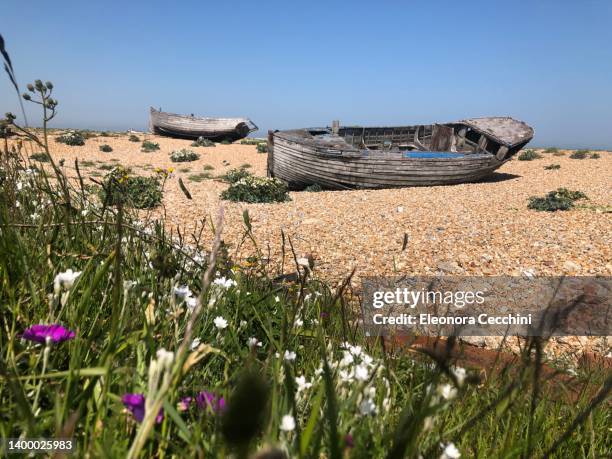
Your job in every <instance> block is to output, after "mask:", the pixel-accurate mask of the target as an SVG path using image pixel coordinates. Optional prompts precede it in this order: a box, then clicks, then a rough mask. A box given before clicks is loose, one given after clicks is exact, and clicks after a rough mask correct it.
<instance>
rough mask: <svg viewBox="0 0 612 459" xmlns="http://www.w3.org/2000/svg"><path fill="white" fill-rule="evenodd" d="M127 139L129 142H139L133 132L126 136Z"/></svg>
mask: <svg viewBox="0 0 612 459" xmlns="http://www.w3.org/2000/svg"><path fill="white" fill-rule="evenodd" d="M128 140H129V141H130V142H140V138H139V137H138V136H137V135H134V134H130V136H129V137H128Z"/></svg>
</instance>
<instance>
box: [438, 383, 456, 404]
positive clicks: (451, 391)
mask: <svg viewBox="0 0 612 459" xmlns="http://www.w3.org/2000/svg"><path fill="white" fill-rule="evenodd" d="M438 393H439V394H440V395H441V396H442V397H443V398H444V399H446V400H452V399H453V398H455V397H456V396H457V389H455V388H454V387H453V386H451V385H450V384H443V385H441V386H438Z"/></svg>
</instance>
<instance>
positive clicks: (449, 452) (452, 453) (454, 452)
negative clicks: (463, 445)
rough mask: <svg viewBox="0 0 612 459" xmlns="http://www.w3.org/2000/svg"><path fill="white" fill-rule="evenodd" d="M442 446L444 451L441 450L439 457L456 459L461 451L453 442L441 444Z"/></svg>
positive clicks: (441, 458)
mask: <svg viewBox="0 0 612 459" xmlns="http://www.w3.org/2000/svg"><path fill="white" fill-rule="evenodd" d="M442 447H443V448H444V451H443V452H442V456H440V459H458V458H459V457H461V453H460V452H459V450H458V449H457V447H456V446H455V444H454V443H449V444H448V445H446V446H444V445H442Z"/></svg>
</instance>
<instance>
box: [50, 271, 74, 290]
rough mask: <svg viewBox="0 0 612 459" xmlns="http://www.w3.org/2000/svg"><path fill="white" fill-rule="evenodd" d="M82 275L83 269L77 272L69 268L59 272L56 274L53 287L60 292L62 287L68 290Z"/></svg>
mask: <svg viewBox="0 0 612 459" xmlns="http://www.w3.org/2000/svg"><path fill="white" fill-rule="evenodd" d="M80 275H81V271H76V272H75V271H72V269H69V270H67V271H66V272H63V273H59V274H58V275H57V276H55V279H54V280H53V289H54V290H55V293H56V294H57V293H59V291H60V289H61V288H62V287H63V288H65V289H66V290H68V289H70V288H71V287H72V286H73V284H74V281H75V280H76V278H77V277H79V276H80Z"/></svg>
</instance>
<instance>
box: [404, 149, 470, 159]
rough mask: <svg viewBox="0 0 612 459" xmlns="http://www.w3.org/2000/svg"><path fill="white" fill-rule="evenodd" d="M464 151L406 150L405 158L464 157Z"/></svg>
mask: <svg viewBox="0 0 612 459" xmlns="http://www.w3.org/2000/svg"><path fill="white" fill-rule="evenodd" d="M464 156H465V155H464V154H463V153H451V152H448V151H405V152H404V158H432V159H438V158H463V157H464Z"/></svg>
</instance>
